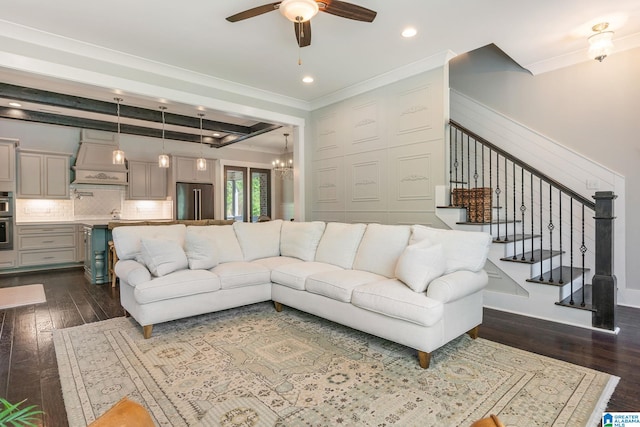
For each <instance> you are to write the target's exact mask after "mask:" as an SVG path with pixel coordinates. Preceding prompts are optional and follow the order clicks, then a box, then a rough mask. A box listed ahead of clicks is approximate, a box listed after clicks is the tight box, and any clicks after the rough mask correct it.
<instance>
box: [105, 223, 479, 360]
mask: <svg viewBox="0 0 640 427" xmlns="http://www.w3.org/2000/svg"><path fill="white" fill-rule="evenodd" d="M113 241H114V245H115V249H116V252H117V255H118V258H119V261H118V262H117V264H116V266H115V272H116V274H117V276H118V277H119V278H120V299H121V303H122V306H123V307H124V309H125V310H126V311H127V312H128V313H129V314H130V315H131V316H133V318H134V319H135V320H136V321H137V322H138V323H140V325H142V326H143V331H144V336H145V337H146V338H149V337H150V336H151V333H152V328H153V325H154V324H156V323H161V322H167V321H171V320H175V319H179V318H183V317H187V316H194V315H198V314H203V313H208V312H213V311H217V310H224V309H229V308H233V307H238V306H242V305H246V304H252V303H257V302H261V301H268V300H273V301H274V304H275V308H276V310H278V311H280V310H282V305H283V304H284V305H287V306H290V307H294V308H296V309H299V310H302V311H305V312H308V313H312V314H314V315H317V316H320V317H323V318H326V319H329V320H332V321H335V322H338V323H341V324H343V325H347V326H349V327H352V328H355V329H358V330H361V331H364V332H367V333H370V334H373V335H376V336H379V337H382V338H385V339H388V340H391V341H394V342H397V343H400V344H403V345H406V346H409V347H412V348H414V349H416V350H418V355H419V361H420V365H421V366H422V367H423V368H426V367H428V366H429V360H430V353H431V352H432V351H434V350H435V349H437V348H438V347H440V346H442V345H444V344H446V343H447V342H449V341H450V340H452V339H454V338H456V337H458V336H460V335H462V334H464V333H465V332H467V333H469V334H470V335H471V336H472V337H474V338H475V336H477V330H478V326H479V325H480V324H481V323H482V291H483V288H484V287H485V286H486V284H487V275H486V273H485V272H484V270H483V266H484V263H485V260H486V257H487V253H488V249H489V245H490V242H491V238H490V236H489V235H488V234H487V233H480V232H462V231H453V230H441V229H435V228H429V227H425V226H421V225H414V226H408V225H381V224H368V225H366V224H345V223H324V222H319V221H314V222H301V223H299V222H283V221H280V220H277V221H270V222H263V223H241V222H237V223H234V224H232V225H212V226H185V225H183V224H173V225H143V226H123V227H117V228H114V229H113Z"/></svg>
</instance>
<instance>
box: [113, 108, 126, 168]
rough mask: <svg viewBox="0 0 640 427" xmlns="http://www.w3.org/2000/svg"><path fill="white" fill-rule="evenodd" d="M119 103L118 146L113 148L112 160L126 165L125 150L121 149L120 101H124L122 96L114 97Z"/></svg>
mask: <svg viewBox="0 0 640 427" xmlns="http://www.w3.org/2000/svg"><path fill="white" fill-rule="evenodd" d="M113 100H114V101H116V103H117V105H118V106H117V110H116V113H117V115H118V133H117V134H116V139H117V140H116V143H117V148H116V149H115V150H113V156H112V159H111V160H112V162H113V164H114V165H124V151H122V150H121V149H120V103H121V102H122V98H113Z"/></svg>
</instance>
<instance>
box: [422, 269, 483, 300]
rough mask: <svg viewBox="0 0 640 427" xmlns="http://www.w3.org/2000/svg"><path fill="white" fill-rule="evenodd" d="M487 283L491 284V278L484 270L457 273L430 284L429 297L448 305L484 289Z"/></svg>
mask: <svg viewBox="0 0 640 427" xmlns="http://www.w3.org/2000/svg"><path fill="white" fill-rule="evenodd" d="M487 283H489V277H488V276H487V273H486V272H485V271H484V270H480V271H478V272H473V271H467V270H462V271H455V272H453V273H449V274H446V275H444V276H440V277H438V278H437V279H435V280H433V281H432V282H431V283H429V287H428V288H427V296H428V297H429V298H433V299H435V300H437V301H440V302H442V303H443V304H446V303H448V302H452V301H456V300H459V299H460V298H463V297H465V296H467V295H471V294H473V293H475V292H477V291H479V290H481V289H483V288H484V287H485V286H487Z"/></svg>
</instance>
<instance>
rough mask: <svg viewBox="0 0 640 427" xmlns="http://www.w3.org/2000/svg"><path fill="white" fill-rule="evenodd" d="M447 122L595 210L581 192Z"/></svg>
mask: <svg viewBox="0 0 640 427" xmlns="http://www.w3.org/2000/svg"><path fill="white" fill-rule="evenodd" d="M449 124H450V125H451V126H453V127H454V128H456V129H458V130H460V131H461V132H463V133H464V134H466V135H468V136H470V137H471V138H473V139H475V140H476V141H478V142H479V143H481V144H482V145H484V146H486V147H489V148H490V149H491V150H493V151H495V152H497V153H499V154H500V155H501V156H502V157H504V158H506V159H508V160H510V161H511V162H513V163H515V164H516V165H518V166H520V167H521V168H523V169H525V170H526V171H527V172H529V173H531V174H533V175H535V176H537V177H538V178H540V179H541V180H542V181H544V182H546V183H547V184H550V185H552V186H554V187H555V188H557V189H558V190H560V191H562V193H564V194H566V195H568V196H570V197H571V198H573V199H575V200H577V201H578V202H580V203H582V204H583V205H585V207H587V208H589V209H591V210H592V211H595V210H596V203H595V202H594V201H591V200H589V199H587V198H586V197H584V196H582V195H581V194H578V193H576V192H575V191H573V190H572V189H570V188H569V187H567V186H566V185H564V184H561V183H560V182H558V181H556V180H555V179H553V178H551V177H550V176H548V175H547V174H545V173H544V172H541V171H540V170H539V169H537V168H535V167H533V166H531V165H529V164H527V163H525V162H523V161H522V160H520V159H518V158H517V157H514V156H513V155H511V154H509V153H507V152H506V151H504V150H503V149H502V148H500V147H498V146H496V145H494V144H492V143H491V142H489V141H487V140H486V139H484V138H483V137H481V136H480V135H478V134H476V133H474V132H472V131H470V130H469V129H467V128H465V127H464V126H462V125H461V124H459V123H457V122H456V121H454V120H449Z"/></svg>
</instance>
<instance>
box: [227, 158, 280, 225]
mask: <svg viewBox="0 0 640 427" xmlns="http://www.w3.org/2000/svg"><path fill="white" fill-rule="evenodd" d="M224 176H225V187H224V188H225V190H224V200H225V202H224V211H225V218H226V219H234V220H236V221H251V222H256V221H258V218H260V217H261V216H267V217H270V218H271V171H270V170H269V169H257V168H245V167H238V166H225V167H224ZM247 176H249V177H250V179H249V180H248V182H247ZM247 187H248V188H247ZM247 208H248V211H247Z"/></svg>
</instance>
